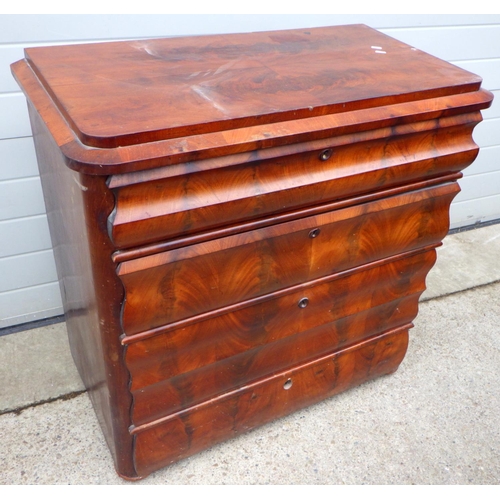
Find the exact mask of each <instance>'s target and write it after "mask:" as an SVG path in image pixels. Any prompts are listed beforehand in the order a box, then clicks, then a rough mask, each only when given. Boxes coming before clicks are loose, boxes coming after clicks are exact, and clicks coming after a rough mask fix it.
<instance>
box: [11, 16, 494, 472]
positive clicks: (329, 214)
mask: <svg viewBox="0 0 500 500" xmlns="http://www.w3.org/2000/svg"><path fill="white" fill-rule="evenodd" d="M25 55H26V58H25V59H23V60H22V61H19V62H17V63H15V64H14V65H13V73H14V75H15V77H16V79H17V81H18V82H19V84H20V86H21V87H22V89H23V91H24V92H25V94H26V96H27V100H28V105H29V111H30V117H31V121H32V128H33V136H34V140H35V145H36V151H37V157H38V162H39V167H40V173H41V178H42V184H43V189H44V196H45V201H46V207H47V213H48V218H49V224H50V230H51V235H52V241H53V245H54V252H55V257H56V261H57V266H58V273H59V279H60V285H61V293H62V297H63V302H64V307H65V313H66V318H67V327H68V332H69V337H70V344H71V349H72V353H73V357H74V359H75V362H76V365H77V366H78V369H79V372H80V374H81V376H82V379H83V380H84V382H85V385H86V387H87V388H88V390H89V394H90V397H91V399H92V402H93V404H94V407H95V410H96V413H97V415H98V418H99V421H100V423H101V425H102V428H103V431H104V434H105V436H106V439H107V442H108V444H109V447H110V449H111V452H112V455H113V457H114V460H115V464H116V469H117V471H118V473H119V474H120V475H121V476H122V477H125V478H127V479H138V478H141V477H144V476H146V475H148V474H150V473H151V472H152V471H154V470H156V469H158V468H161V467H164V466H166V465H168V464H171V463H173V462H175V461H177V460H180V459H182V458H184V457H187V456H189V455H191V454H193V453H195V452H198V451H200V450H202V449H205V448H207V447H209V446H211V445H213V444H214V443H217V442H220V441H222V440H225V439H228V438H230V437H233V436H235V435H237V434H238V433H241V432H244V431H247V430H249V429H252V428H254V427H256V426H258V425H261V424H263V423H265V422H268V421H270V420H272V419H275V418H278V417H280V416H283V415H285V414H288V413H290V412H292V411H294V410H296V409H298V408H301V407H304V406H306V405H310V404H313V403H315V402H317V401H320V400H322V399H324V398H327V397H330V396H332V395H334V394H336V393H338V392H340V391H343V390H345V389H348V388H350V387H353V386H355V385H357V384H360V383H362V382H364V381H366V380H369V379H372V378H374V377H378V376H380V375H383V374H388V373H391V372H393V371H395V370H396V369H397V367H398V365H399V364H400V363H401V361H402V359H403V357H404V355H405V352H406V348H407V343H408V330H409V328H411V327H412V321H413V319H414V318H415V316H416V314H417V307H418V299H419V296H420V294H421V293H422V291H423V290H424V288H425V277H426V274H427V273H428V271H429V270H430V268H431V267H432V265H433V264H434V261H435V248H436V247H437V246H439V245H440V243H441V240H442V239H443V238H444V236H445V235H446V234H447V231H448V227H449V217H448V211H449V206H450V203H451V201H452V199H453V197H454V196H455V195H456V194H457V192H458V191H459V187H458V184H457V183H456V180H457V179H459V178H460V176H461V173H460V171H461V170H462V169H463V168H465V167H466V166H468V165H469V164H470V163H471V162H472V161H473V160H474V158H475V157H476V155H477V152H478V148H477V146H476V145H475V144H474V142H473V141H472V137H471V135H472V130H473V128H474V126H475V125H476V124H477V123H478V122H480V120H481V114H480V110H481V109H483V108H486V107H488V106H489V105H490V102H491V100H492V95H491V94H490V93H489V92H487V91H485V90H482V89H481V88H480V84H481V79H480V78H479V77H478V76H476V75H473V74H470V73H468V72H466V71H463V70H461V69H459V68H457V67H455V66H452V65H450V64H448V63H445V62H443V61H441V60H439V59H436V58H434V57H432V56H430V55H428V54H425V53H423V52H421V51H419V50H417V49H415V48H413V47H409V46H407V45H405V44H403V43H400V42H398V41H396V40H394V39H392V38H389V37H387V36H385V35H383V34H381V33H378V32H377V31H374V30H372V29H370V28H368V27H367V26H363V25H353V26H340V27H332V28H318V29H305V30H292V31H277V32H266V33H251V34H240V35H231V36H227V35H224V36H208V37H191V38H173V39H155V40H147V41H145V40H141V41H135V42H130V41H127V42H117V43H104V44H89V45H71V46H59V47H49V48H33V49H27V50H26V52H25Z"/></svg>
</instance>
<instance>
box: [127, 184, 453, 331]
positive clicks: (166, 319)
mask: <svg viewBox="0 0 500 500" xmlns="http://www.w3.org/2000/svg"><path fill="white" fill-rule="evenodd" d="M457 191H458V186H457V184H456V183H450V184H445V185H442V186H438V187H434V188H428V189H425V190H419V191H414V192H411V193H406V194H404V195H399V196H394V197H391V198H387V199H383V200H379V201H376V202H371V203H367V204H364V205H359V206H355V207H349V208H346V209H342V210H337V211H335V212H329V213H325V214H320V215H317V216H313V217H307V218H304V219H300V220H296V221H292V222H289V223H284V224H278V225H275V226H271V227H266V228H263V229H259V230H255V231H248V232H246V233H241V234H238V235H234V236H229V237H226V238H220V239H218V240H212V241H208V242H204V243H200V244H197V245H191V246H188V247H184V248H180V249H177V250H172V251H169V252H164V253H160V254H156V255H151V256H148V257H143V258H140V259H135V260H131V261H127V262H124V263H122V264H120V266H119V268H118V274H119V276H120V278H121V280H122V282H123V284H124V287H125V305H124V308H123V315H122V323H123V329H124V332H125V334H126V335H133V334H135V333H139V332H144V331H148V330H151V329H155V328H158V327H160V326H162V325H166V324H170V323H175V322H179V321H181V320H184V319H186V318H189V317H194V316H200V315H203V314H205V313H207V312H209V311H214V310H217V309H221V308H224V307H228V306H233V305H234V304H237V303H239V302H243V301H245V300H249V299H252V298H255V297H259V296H263V295H266V294H269V293H273V292H276V291H277V290H281V289H285V288H288V287H291V286H294V285H297V284H300V283H304V282H308V281H312V280H314V279H317V278H320V277H322V276H326V275H330V274H334V273H337V272H340V271H343V270H346V269H350V268H353V267H356V266H360V265H362V264H365V263H368V262H373V261H375V260H379V259H383V258H387V257H390V256H393V255H396V254H399V253H402V252H407V251H411V250H414V249H417V248H422V247H425V246H427V245H432V244H436V243H439V242H440V241H441V239H442V238H443V237H444V236H445V235H446V233H447V231H448V220H449V219H448V209H449V205H450V203H451V200H452V199H453V197H454V196H455V194H456V193H457Z"/></svg>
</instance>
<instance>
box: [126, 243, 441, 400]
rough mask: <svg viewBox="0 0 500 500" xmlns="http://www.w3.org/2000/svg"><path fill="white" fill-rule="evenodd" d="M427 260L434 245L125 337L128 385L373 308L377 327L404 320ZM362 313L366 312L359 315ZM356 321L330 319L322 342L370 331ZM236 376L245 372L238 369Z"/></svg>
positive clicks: (337, 342)
mask: <svg viewBox="0 0 500 500" xmlns="http://www.w3.org/2000/svg"><path fill="white" fill-rule="evenodd" d="M434 262H435V251H434V250H430V251H427V252H425V253H418V254H415V255H411V256H408V257H405V258H404V259H397V260H394V261H392V262H389V263H386V264H381V265H377V266H372V267H369V268H368V269H365V270H361V271H358V272H355V273H351V274H347V275H340V276H338V275H334V276H332V277H328V280H327V281H323V282H321V283H320V284H312V285H311V284H304V285H303V286H301V287H300V288H299V290H293V291H287V292H286V294H284V295H282V296H279V297H277V298H271V299H269V300H264V301H259V302H257V303H255V304H251V305H247V306H246V307H243V308H240V309H237V310H235V311H232V312H230V313H226V314H222V315H219V316H215V317H212V318H210V319H206V320H204V321H199V322H195V323H191V324H188V325H186V326H184V327H181V328H176V329H173V330H169V331H166V332H164V333H161V334H157V335H153V336H151V337H149V338H145V339H140V337H139V336H136V337H135V338H134V337H130V338H129V341H128V342H127V344H128V346H127V351H126V358H125V359H126V364H127V368H128V369H129V371H130V375H131V390H132V391H134V392H135V391H139V390H141V389H143V388H145V387H147V386H151V385H154V384H158V382H161V381H164V380H167V379H171V378H173V377H178V376H179V375H182V374H185V373H188V372H192V371H194V370H199V369H200V368H203V367H205V366H207V365H213V363H219V362H221V361H222V360H225V359H227V358H231V359H233V360H234V358H233V357H234V356H237V355H239V354H242V353H244V352H246V351H251V350H253V351H254V352H253V354H251V356H255V355H256V353H257V351H258V349H259V348H261V347H262V346H265V345H266V344H273V343H274V344H276V345H278V349H280V347H279V346H280V341H282V340H283V339H286V338H289V337H294V336H296V335H298V334H300V333H301V332H307V331H310V330H313V329H315V328H318V327H321V326H323V325H328V324H330V323H332V322H335V321H337V320H339V319H341V318H346V317H350V316H354V315H356V314H358V313H361V312H367V311H369V310H370V309H373V308H377V311H378V312H379V313H380V315H379V316H378V318H377V317H373V318H371V319H372V320H379V323H378V326H377V330H380V331H383V330H388V329H389V328H392V327H395V326H399V325H400V324H402V323H405V322H410V321H411V320H412V319H413V317H414V315H415V314H416V306H417V300H418V296H419V295H420V293H421V292H422V291H423V290H424V289H425V277H426V275H427V273H428V271H429V270H430V269H431V267H432V265H433V264H434ZM408 296H409V297H411V301H410V303H411V307H410V308H409V309H408V311H406V312H403V309H402V307H401V304H400V303H401V301H402V300H403V299H405V298H406V297H408ZM304 299H306V300H307V305H306V307H300V305H305V304H304ZM381 306H387V308H385V309H384V307H381ZM382 309H383V311H382ZM382 312H385V314H382ZM377 314H378V313H377ZM367 318H368V317H367V316H365V320H366V319H367ZM358 326H359V324H358ZM363 326H364V328H360V329H359V330H358V329H356V328H355V327H354V326H353V325H351V327H350V328H347V324H344V326H343V327H342V328H336V327H335V332H333V328H334V327H333V326H329V329H330V333H331V338H330V340H329V341H328V345H329V347H330V348H335V347H338V348H340V347H343V346H345V345H347V344H348V343H352V342H355V341H357V340H359V338H360V336H361V337H363V336H364V335H371V334H373V333H371V329H369V328H368V327H367V325H363ZM365 331H366V333H365ZM137 337H139V338H137ZM320 348H321V347H320ZM297 354H298V351H297ZM281 357H282V356H278V358H277V359H279V358H281ZM241 375H242V376H244V377H246V379H249V375H245V374H244V373H243V371H242V372H241Z"/></svg>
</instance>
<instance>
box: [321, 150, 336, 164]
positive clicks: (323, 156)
mask: <svg viewBox="0 0 500 500" xmlns="http://www.w3.org/2000/svg"><path fill="white" fill-rule="evenodd" d="M332 152H333V151H332V149H331V148H328V149H324V150H323V151H321V153H320V154H319V159H320V160H321V161H326V160H328V159H329V158H330V156H332Z"/></svg>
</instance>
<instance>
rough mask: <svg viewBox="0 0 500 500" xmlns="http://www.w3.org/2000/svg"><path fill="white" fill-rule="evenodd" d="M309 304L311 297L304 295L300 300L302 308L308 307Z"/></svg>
mask: <svg viewBox="0 0 500 500" xmlns="http://www.w3.org/2000/svg"><path fill="white" fill-rule="evenodd" d="M308 304H309V299H308V298H307V297H304V298H303V299H300V300H299V307H300V308H301V309H304V307H307V305H308Z"/></svg>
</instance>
